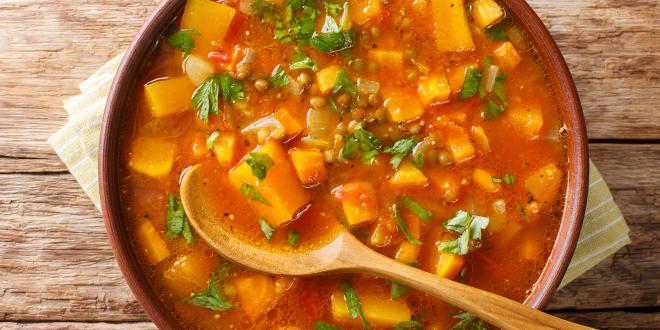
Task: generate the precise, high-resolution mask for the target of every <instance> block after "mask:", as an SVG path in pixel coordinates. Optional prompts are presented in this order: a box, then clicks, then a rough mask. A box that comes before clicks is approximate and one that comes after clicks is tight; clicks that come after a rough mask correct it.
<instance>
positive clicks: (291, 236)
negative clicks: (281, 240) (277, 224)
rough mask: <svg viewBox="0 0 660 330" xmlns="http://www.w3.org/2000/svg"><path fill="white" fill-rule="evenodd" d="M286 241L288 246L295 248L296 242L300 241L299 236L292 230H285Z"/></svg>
mask: <svg viewBox="0 0 660 330" xmlns="http://www.w3.org/2000/svg"><path fill="white" fill-rule="evenodd" d="M286 240H287V241H289V245H291V246H293V247H296V245H298V241H299V240H300V234H298V232H297V231H295V230H293V229H287V231H286Z"/></svg>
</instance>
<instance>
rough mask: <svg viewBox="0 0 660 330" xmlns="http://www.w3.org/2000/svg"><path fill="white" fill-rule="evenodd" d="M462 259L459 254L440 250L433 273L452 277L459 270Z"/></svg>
mask: <svg viewBox="0 0 660 330" xmlns="http://www.w3.org/2000/svg"><path fill="white" fill-rule="evenodd" d="M464 261H465V259H464V258H463V256H461V255H456V254H450V253H444V252H440V256H439V257H438V264H437V266H436V271H435V273H436V275H438V276H440V277H444V278H448V279H454V278H456V277H457V276H458V273H460V272H461V268H463V262H464Z"/></svg>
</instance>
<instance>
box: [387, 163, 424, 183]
mask: <svg viewBox="0 0 660 330" xmlns="http://www.w3.org/2000/svg"><path fill="white" fill-rule="evenodd" d="M428 183H429V180H428V179H427V178H426V176H424V173H422V171H420V170H419V169H418V168H417V167H416V166H415V165H413V164H412V163H410V162H403V163H401V166H399V168H398V169H397V170H396V173H394V176H393V177H392V178H391V179H390V184H391V185H393V186H395V187H397V188H415V187H418V188H422V187H424V186H426V185H427V184H428Z"/></svg>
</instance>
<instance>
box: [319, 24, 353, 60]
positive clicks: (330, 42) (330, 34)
mask: <svg viewBox="0 0 660 330" xmlns="http://www.w3.org/2000/svg"><path fill="white" fill-rule="evenodd" d="M342 19H343V17H342ZM342 25H343V26H342V27H345V26H346V25H347V24H346V22H345V21H344V22H342ZM310 43H311V44H312V46H314V48H316V49H318V50H319V51H321V52H323V53H336V52H340V51H343V50H346V49H349V48H351V47H353V45H354V43H355V32H354V31H353V30H352V29H351V30H345V29H340V27H339V25H337V22H336V21H335V19H334V18H332V17H331V16H326V17H325V21H324V23H323V27H322V29H321V33H318V32H314V34H312V39H311V40H310Z"/></svg>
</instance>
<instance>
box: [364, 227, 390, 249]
mask: <svg viewBox="0 0 660 330" xmlns="http://www.w3.org/2000/svg"><path fill="white" fill-rule="evenodd" d="M394 233H395V232H394V231H393V230H391V226H389V225H388V224H387V223H386V222H384V221H378V223H376V226H375V227H374V229H373V231H372V232H371V236H369V245H371V246H375V247H383V246H387V245H388V244H390V241H391V240H392V236H393V234H394Z"/></svg>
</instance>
